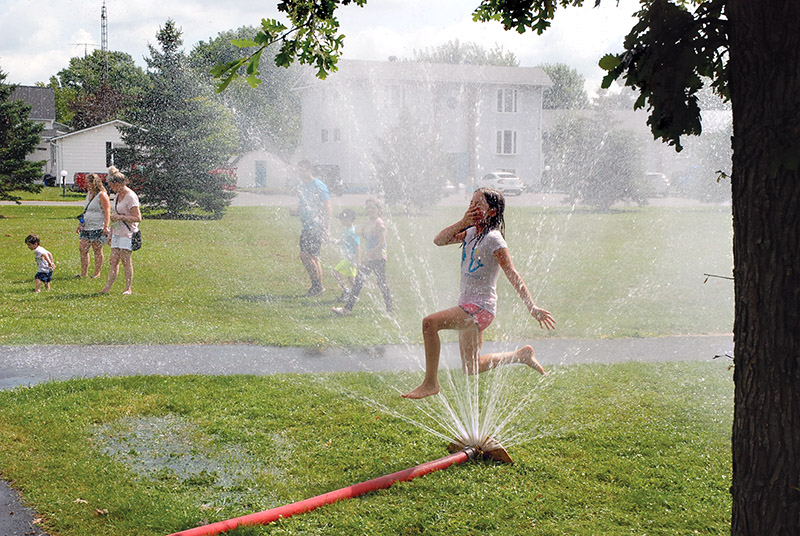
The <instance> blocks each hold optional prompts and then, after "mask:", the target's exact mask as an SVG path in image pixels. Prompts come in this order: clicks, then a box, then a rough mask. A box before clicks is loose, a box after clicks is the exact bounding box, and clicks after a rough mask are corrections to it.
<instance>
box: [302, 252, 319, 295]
mask: <svg viewBox="0 0 800 536" xmlns="http://www.w3.org/2000/svg"><path fill="white" fill-rule="evenodd" d="M300 260H301V261H302V262H303V267H304V268H305V269H306V272H307V273H308V277H309V279H311V289H312V290H313V291H315V292H314V294H315V295H316V294H320V293H321V291H322V290H324V289H323V287H322V265H321V264H320V262H319V257H315V256H313V255H311V254H309V253H306V252H304V251H301V252H300ZM316 291H320V292H316Z"/></svg>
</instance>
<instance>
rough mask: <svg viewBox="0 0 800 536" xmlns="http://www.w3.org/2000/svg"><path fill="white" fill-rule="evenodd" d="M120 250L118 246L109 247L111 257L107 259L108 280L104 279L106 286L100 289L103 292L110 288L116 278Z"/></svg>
mask: <svg viewBox="0 0 800 536" xmlns="http://www.w3.org/2000/svg"><path fill="white" fill-rule="evenodd" d="M121 251H122V250H121V249H119V248H111V257H109V259H108V281H106V286H105V287H103V290H101V291H100V292H102V293H104V294H105V293H106V292H108V291H110V290H111V285H113V284H114V281H116V280H117V274H118V273H119V261H120V252H121Z"/></svg>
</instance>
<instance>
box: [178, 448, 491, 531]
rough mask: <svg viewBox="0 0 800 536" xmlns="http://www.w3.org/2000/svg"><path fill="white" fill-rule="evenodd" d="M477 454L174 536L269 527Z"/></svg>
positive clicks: (458, 455)
mask: <svg viewBox="0 0 800 536" xmlns="http://www.w3.org/2000/svg"><path fill="white" fill-rule="evenodd" d="M477 454H478V450H477V449H476V448H474V447H466V448H465V449H464V450H461V451H459V452H456V453H454V454H451V455H449V456H445V457H444V458H440V459H438V460H434V461H432V462H428V463H423V464H421V465H417V466H416V467H410V468H408V469H404V470H403V471H398V472H396V473H392V474H390V475H385V476H381V477H378V478H373V479H372V480H367V481H366V482H361V483H360V484H354V485H352V486H349V487H346V488H341V489H337V490H336V491H329V492H328V493H323V494H322V495H317V496H316V497H311V498H310V499H305V500H302V501H298V502H296V503H292V504H287V505H284V506H279V507H277V508H273V509H271V510H265V511H263V512H258V513H256V514H249V515H246V516H242V517H236V518H233V519H228V520H227V521H218V522H217V523H211V524H210V525H204V526H202V527H196V528H193V529H188V530H184V531H181V532H176V533H174V534H171V535H170V536H207V535H211V534H219V533H221V532H225V531H227V530H233V529H235V528H238V527H242V526H246V525H266V524H267V523H272V522H273V521H276V520H278V519H281V518H285V517H291V516H293V515H296V514H304V513H306V512H310V511H311V510H314V509H316V508H319V507H320V506H323V505H326V504H331V503H334V502H336V501H338V500H340V499H352V498H353V497H358V496H360V495H364V494H365V493H369V492H370V491H375V490H379V489H386V488H388V487H389V486H391V485H392V484H394V483H395V482H405V481H408V480H411V479H412V478H416V477H418V476H423V475H426V474H428V473H432V472H433V471H438V470H440V469H447V468H448V467H450V466H451V465H457V464H459V463H463V462H465V461H467V460H470V459H472V458H474V457H475V456H476V455H477Z"/></svg>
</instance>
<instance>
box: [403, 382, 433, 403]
mask: <svg viewBox="0 0 800 536" xmlns="http://www.w3.org/2000/svg"><path fill="white" fill-rule="evenodd" d="M438 393H439V386H438V385H433V386H428V385H425V384H424V383H423V384H422V385H420V386H419V387H417V388H416V389H414V390H413V391H411V392H410V393H406V394H404V395H402V397H403V398H411V399H413V400H419V399H420V398H425V397H426V396H431V395H435V394H438Z"/></svg>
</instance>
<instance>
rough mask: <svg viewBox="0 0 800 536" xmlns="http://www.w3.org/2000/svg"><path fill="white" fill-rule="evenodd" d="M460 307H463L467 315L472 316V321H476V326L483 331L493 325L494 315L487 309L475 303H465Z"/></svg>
mask: <svg viewBox="0 0 800 536" xmlns="http://www.w3.org/2000/svg"><path fill="white" fill-rule="evenodd" d="M459 307H461V309H462V310H463V311H464V312H465V313H467V314H468V315H470V316H471V317H472V319H473V320H475V324H476V325H477V326H478V329H479V330H481V331H483V330H484V329H486V328H488V327H489V324H491V323H492V321H493V320H494V315H493V314H492V313H490V312H489V311H487V310H486V309H483V308H481V307H478V306H477V305H475V304H474V303H464V304H462V305H459Z"/></svg>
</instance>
